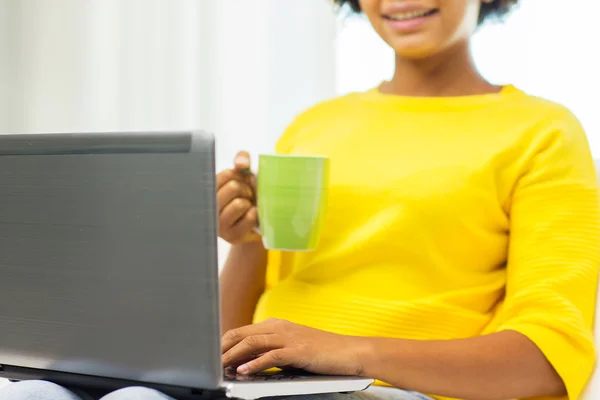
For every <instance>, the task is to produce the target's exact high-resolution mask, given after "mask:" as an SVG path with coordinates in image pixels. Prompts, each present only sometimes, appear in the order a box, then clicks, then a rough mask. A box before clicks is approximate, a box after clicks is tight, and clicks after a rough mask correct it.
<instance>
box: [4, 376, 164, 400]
mask: <svg viewBox="0 0 600 400" xmlns="http://www.w3.org/2000/svg"><path fill="white" fill-rule="evenodd" d="M0 400H95V399H94V398H92V397H91V396H89V395H87V394H86V393H85V392H83V391H78V390H76V389H72V390H71V389H67V388H64V387H62V386H59V385H57V384H55V383H51V382H47V381H36V380H32V381H23V382H18V383H11V384H9V385H7V386H5V387H4V388H2V389H0ZM100 400H174V399H173V398H172V397H169V396H167V395H165V394H162V393H160V392H158V391H156V390H154V389H148V388H144V387H128V388H124V389H120V390H117V391H115V392H112V393H109V394H107V395H106V396H104V397H102V398H101V399H100Z"/></svg>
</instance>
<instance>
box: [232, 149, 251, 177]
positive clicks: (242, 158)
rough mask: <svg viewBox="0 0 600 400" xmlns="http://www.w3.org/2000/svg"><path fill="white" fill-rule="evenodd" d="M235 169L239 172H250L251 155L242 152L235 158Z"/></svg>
mask: <svg viewBox="0 0 600 400" xmlns="http://www.w3.org/2000/svg"><path fill="white" fill-rule="evenodd" d="M234 163H235V169H236V170H238V171H244V172H245V171H250V154H248V152H247V151H240V152H239V153H237V155H236V156H235V161H234Z"/></svg>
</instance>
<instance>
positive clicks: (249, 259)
mask: <svg viewBox="0 0 600 400" xmlns="http://www.w3.org/2000/svg"><path fill="white" fill-rule="evenodd" d="M266 268H267V250H265V248H264V247H263V245H262V243H261V242H252V243H246V244H237V245H233V246H232V247H231V250H230V252H229V256H228V257H227V261H226V262H225V266H224V268H223V272H222V273H221V277H220V287H221V328H222V329H223V332H227V331H228V330H230V329H234V328H238V327H240V326H244V325H249V324H251V323H252V318H253V316H254V310H255V308H256V303H257V302H258V299H259V298H260V296H261V295H262V293H263V292H264V290H265V273H266Z"/></svg>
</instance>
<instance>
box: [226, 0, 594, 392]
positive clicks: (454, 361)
mask: <svg viewBox="0 0 600 400" xmlns="http://www.w3.org/2000/svg"><path fill="white" fill-rule="evenodd" d="M337 3H339V4H348V5H349V6H350V7H352V9H353V10H354V11H356V12H362V13H364V14H365V15H366V17H367V18H368V19H369V21H370V22H371V24H372V25H373V27H374V29H375V31H376V32H377V33H378V34H379V35H380V36H381V38H382V39H383V40H384V41H385V42H386V43H387V44H388V45H390V46H391V47H392V48H393V49H394V51H395V54H396V70H395V74H394V76H393V78H392V79H391V80H390V81H389V82H384V83H383V84H381V86H379V87H378V88H375V89H373V90H370V91H367V92H366V93H355V94H350V95H347V96H343V97H341V98H337V99H334V100H331V101H328V102H325V103H323V104H319V105H317V106H316V107H313V108H312V109H310V110H308V111H307V112H305V113H303V114H302V115H300V116H299V117H298V118H297V119H296V120H295V121H294V122H293V123H292V125H291V126H290V127H289V129H288V130H287V131H286V132H285V133H284V134H283V136H282V137H281V139H280V140H279V142H278V144H277V151H278V152H279V153H282V154H303V153H304V154H319V155H326V156H329V157H330V158H331V187H330V190H329V208H328V214H327V215H328V216H327V219H326V222H325V228H324V231H323V233H322V237H321V241H320V243H319V247H318V249H317V250H316V251H315V252H311V253H297V254H291V253H279V252H269V253H268V254H267V251H266V250H265V249H264V248H263V247H262V245H261V242H260V237H259V236H258V235H257V234H256V233H254V231H253V230H252V228H253V227H254V226H255V224H256V209H255V207H254V202H253V198H252V193H253V189H252V182H251V181H252V180H248V179H247V178H245V176H246V175H245V173H244V170H246V169H247V168H249V161H248V155H247V154H246V153H241V154H240V155H239V157H238V159H237V161H236V168H234V169H233V170H228V171H223V172H222V173H220V174H219V179H218V180H219V190H218V199H219V206H220V224H221V225H220V231H221V236H222V237H223V238H224V239H225V240H227V241H229V242H230V243H231V244H232V245H233V246H232V249H231V252H230V255H229V258H228V260H227V262H226V265H225V268H224V271H223V273H222V292H223V294H224V295H223V300H222V303H223V317H224V320H223V328H224V330H225V331H227V333H226V334H225V335H224V355H223V361H224V364H225V365H226V366H234V367H237V370H238V372H239V373H248V374H249V373H254V372H257V371H260V370H263V369H266V368H270V367H274V366H278V367H287V366H289V367H295V368H303V369H307V370H309V371H313V372H317V373H326V374H352V375H354V374H357V375H365V376H369V377H373V378H376V379H377V380H378V381H379V382H382V383H383V382H385V383H386V384H387V385H389V386H392V387H395V388H402V389H407V390H410V391H414V392H420V393H426V394H428V395H429V396H435V397H436V398H460V399H498V400H506V399H514V398H529V397H534V396H536V397H538V396H539V397H563V398H569V399H571V400H575V399H578V398H579V397H580V394H581V393H582V391H583V389H584V387H585V385H586V382H587V380H588V379H589V377H590V374H591V371H592V368H593V365H594V347H593V340H592V330H591V326H592V319H593V309H594V298H595V293H596V284H597V275H598V263H599V262H600V259H599V255H600V248H599V238H600V225H599V207H598V195H597V183H596V176H595V172H594V165H593V162H592V158H591V156H590V151H589V148H588V144H587V141H586V137H585V134H584V132H583V130H582V128H581V126H580V124H579V123H578V121H577V120H576V119H575V118H574V117H573V115H572V114H571V113H570V112H569V111H568V110H566V109H565V108H563V107H561V106H559V105H557V104H554V103H551V102H549V101H546V100H543V99H539V98H535V97H532V96H528V95H526V94H524V93H523V92H521V91H520V90H518V89H517V88H515V87H513V86H503V87H497V86H494V85H492V84H490V83H488V82H486V81H485V79H483V78H482V77H481V75H480V74H479V73H478V71H477V70H476V68H475V65H474V63H473V60H472V58H471V56H470V48H469V42H470V38H471V35H472V34H473V31H474V30H475V29H476V26H477V25H478V24H480V23H482V22H484V21H485V20H486V19H488V18H493V17H497V16H502V15H503V14H505V13H507V12H508V11H509V9H510V8H511V7H512V6H513V5H514V3H516V1H511V0H495V1H493V0H483V1H482V0H404V1H403V0H358V1H357V0H338V1H337ZM265 276H266V287H265V283H264V282H265ZM252 322H256V324H254V325H251V323H252ZM375 392H376V393H375ZM375 392H373V393H375V394H377V395H380V396H389V397H400V396H401V395H402V392H401V391H400V390H399V389H387V390H384V389H376V390H375ZM415 396H416V395H415Z"/></svg>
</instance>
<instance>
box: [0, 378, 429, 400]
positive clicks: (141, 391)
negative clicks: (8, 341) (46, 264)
mask: <svg viewBox="0 0 600 400" xmlns="http://www.w3.org/2000/svg"><path fill="white" fill-rule="evenodd" d="M284 399H285V400H431V399H430V398H429V397H427V396H424V395H422V394H418V393H412V392H405V391H402V390H398V389H392V388H384V387H371V388H369V389H368V390H366V391H364V392H356V393H348V394H340V393H332V394H318V395H305V396H289V397H280V398H275V399H272V400H284ZM0 400H94V399H93V398H92V397H91V396H89V395H87V394H86V393H84V392H81V391H77V390H76V389H73V390H70V389H66V388H64V387H62V386H59V385H57V384H54V383H51V382H46V381H36V380H34V381H23V382H18V383H12V384H10V385H8V386H6V387H4V388H2V389H0ZM100 400H175V399H173V398H172V397H169V396H167V395H165V394H163V393H160V392H158V391H156V390H154V389H148V388H144V387H128V388H124V389H121V390H117V391H115V392H112V393H109V394H107V395H106V396H104V397H102V398H101V399H100Z"/></svg>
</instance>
